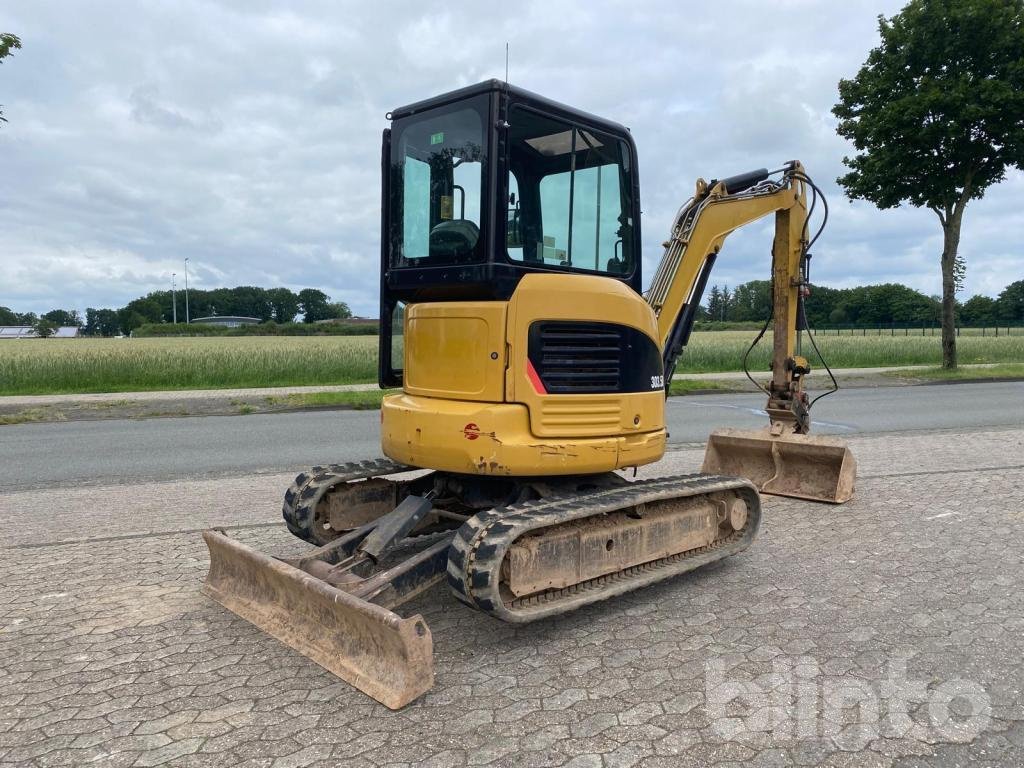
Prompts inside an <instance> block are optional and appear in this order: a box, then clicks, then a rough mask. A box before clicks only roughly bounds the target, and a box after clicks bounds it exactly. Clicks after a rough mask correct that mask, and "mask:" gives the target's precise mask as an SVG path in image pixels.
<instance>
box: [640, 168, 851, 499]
mask: <svg viewBox="0 0 1024 768" xmlns="http://www.w3.org/2000/svg"><path fill="white" fill-rule="evenodd" d="M810 183H811V182H810V179H809V178H808V176H807V174H806V173H805V171H804V169H803V166H802V165H801V164H800V163H799V162H797V161H795V160H794V161H792V162H790V163H787V164H786V165H784V166H783V167H782V168H779V169H777V170H775V171H769V170H767V169H760V170H756V171H751V172H749V173H744V174H741V175H739V176H733V177H730V178H727V179H722V180H720V181H712V182H710V183H708V182H705V181H704V180H703V179H699V180H698V181H697V188H696V190H695V192H694V195H693V197H692V198H691V199H690V200H689V201H687V203H686V204H685V205H683V207H682V208H680V209H679V212H678V213H677V214H676V217H675V220H674V222H673V224H672V230H671V234H670V237H669V239H668V240H667V241H666V243H665V253H664V255H663V256H662V259H661V263H660V264H659V265H658V269H657V272H656V273H655V275H654V279H653V280H652V281H651V287H650V289H649V290H648V292H647V294H646V299H647V301H648V303H649V304H650V305H651V307H652V308H653V309H654V312H655V315H656V316H657V319H658V332H659V335H660V341H661V348H662V355H663V359H664V365H665V376H666V380H665V385H666V388H667V387H668V386H669V385H670V383H671V379H672V374H673V372H674V371H675V367H676V363H677V361H678V359H679V356H680V355H681V354H682V352H683V350H684V349H685V347H686V345H687V342H688V341H689V338H690V332H691V330H692V328H693V322H694V319H695V317H696V312H697V309H698V307H699V306H700V300H701V296H702V295H703V293H704V289H705V287H706V286H707V280H708V277H709V276H710V274H711V270H712V268H713V267H714V264H715V260H716V258H717V257H718V254H719V251H720V250H721V248H722V244H723V243H724V242H725V238H726V237H728V236H729V234H730V233H732V232H734V231H735V230H737V229H739V228H740V227H742V226H745V225H747V224H750V223H752V222H754V221H757V220H758V219H762V218H764V217H765V216H768V215H769V214H773V213H774V214H775V237H774V240H773V243H772V256H771V273H772V360H771V371H772V377H771V381H769V382H767V384H766V385H765V386H764V389H765V391H766V392H767V394H768V402H767V405H766V408H765V412H766V413H767V415H768V418H769V425H768V429H767V431H761V432H751V431H747V430H719V431H716V432H714V433H712V435H711V437H710V439H709V441H708V448H707V454H706V455H705V460H704V468H703V469H704V471H705V472H715V473H722V474H733V475H740V476H743V477H747V478H750V479H751V480H752V481H753V482H754V484H755V485H756V486H758V488H759V489H760V490H762V491H764V492H765V493H775V494H778V495H783V496H796V497H800V498H810V499H814V500H818V501H831V502H843V501H846V500H847V499H849V498H850V497H851V496H852V495H853V485H854V480H855V475H856V462H855V461H854V459H853V456H852V454H851V453H850V451H849V449H848V448H847V447H846V446H845V444H844V443H842V442H841V441H839V440H837V439H835V438H830V437H818V436H810V435H808V432H809V431H810V428H811V417H810V410H809V405H808V400H807V395H806V393H805V392H804V390H803V380H804V376H805V375H806V374H808V373H810V365H809V364H808V362H807V360H806V359H805V358H803V357H802V356H801V355H799V354H798V350H797V338H798V333H799V331H800V330H801V325H802V314H803V313H802V311H801V299H802V296H803V293H804V291H805V290H806V286H807V284H806V259H807V257H808V256H807V249H808V231H809V229H808V217H809V210H808V207H807V188H808V185H809V184H810Z"/></svg>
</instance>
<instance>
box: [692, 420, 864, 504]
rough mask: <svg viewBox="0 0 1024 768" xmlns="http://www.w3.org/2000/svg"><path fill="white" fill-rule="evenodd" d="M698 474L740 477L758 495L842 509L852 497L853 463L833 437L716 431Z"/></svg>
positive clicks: (851, 455)
mask: <svg viewBox="0 0 1024 768" xmlns="http://www.w3.org/2000/svg"><path fill="white" fill-rule="evenodd" d="M701 471H702V472H707V473H711V474H720V475H735V476H738V477H745V478H747V479H748V480H750V481H751V482H752V483H753V484H754V485H756V486H757V488H758V490H760V491H761V492H762V493H770V494H774V495H777V496H791V497H794V498H797V499H810V500H812V501H826V502H830V503H832V504H842V503H843V502H845V501H849V500H850V498H852V497H853V486H854V482H855V481H856V479H857V461H856V460H855V459H854V458H853V454H852V453H850V449H849V448H847V447H846V444H845V443H844V442H843V441H842V440H840V439H838V438H835V437H825V436H821V435H798V434H783V435H773V434H771V433H770V432H769V431H768V430H740V429H720V430H717V431H715V432H712V433H711V436H710V437H709V438H708V445H707V450H706V451H705V453H704V466H703V467H702V468H701Z"/></svg>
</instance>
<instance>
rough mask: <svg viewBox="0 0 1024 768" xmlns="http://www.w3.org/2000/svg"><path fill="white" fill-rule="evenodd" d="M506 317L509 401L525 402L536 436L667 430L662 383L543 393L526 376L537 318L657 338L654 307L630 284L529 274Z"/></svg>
mask: <svg viewBox="0 0 1024 768" xmlns="http://www.w3.org/2000/svg"><path fill="white" fill-rule="evenodd" d="M508 317H509V322H508V341H509V348H510V349H511V350H512V354H511V355H510V357H509V365H508V370H507V371H506V374H505V391H506V393H507V397H506V399H507V400H509V401H511V402H517V403H523V404H524V405H526V406H527V408H528V409H529V412H530V427H531V430H532V431H533V434H535V435H537V436H538V437H596V436H604V435H630V434H637V433H641V432H653V431H656V430H660V429H664V426H665V391H664V389H662V388H661V386H657V387H652V388H651V390H650V391H647V392H625V393H622V392H615V393H611V394H599V395H589V394H588V395H544V394H540V393H538V392H537V391H536V389H535V388H534V386H533V385H532V384H531V382H530V378H529V376H528V375H527V369H526V349H527V346H528V340H529V332H530V325H531V323H533V322H534V321H535V320H584V321H586V320H590V321H595V322H605V323H618V324H620V325H627V326H631V327H633V328H636V329H637V330H640V331H642V332H643V333H645V334H647V336H649V337H650V338H651V339H655V340H656V339H657V338H658V324H657V320H656V319H655V316H654V312H653V310H652V309H651V307H650V305H649V304H648V303H647V302H646V301H644V300H643V298H642V297H641V296H639V295H637V293H636V292H635V291H633V289H631V288H630V287H629V286H628V285H624V284H623V283H620V282H619V281H618V280H612V279H609V278H606V277H592V276H590V275H564V274H547V275H544V274H533V275H526V276H525V277H524V278H523V279H522V280H521V281H520V282H519V286H518V287H517V288H516V291H515V293H514V294H513V295H512V300H511V301H510V302H509V310H508ZM655 343H656V342H655ZM658 346H659V348H660V345H658ZM658 458H661V457H660V456H659V457H658Z"/></svg>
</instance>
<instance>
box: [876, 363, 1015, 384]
mask: <svg viewBox="0 0 1024 768" xmlns="http://www.w3.org/2000/svg"><path fill="white" fill-rule="evenodd" d="M884 375H886V376H892V377H894V378H899V379H913V380H915V381H983V380H985V379H1024V363H1005V364H1001V365H992V366H987V367H984V368H957V369H956V370H954V371H947V370H946V369H945V368H914V369H908V370H905V371H889V372H888V373H886V374H884Z"/></svg>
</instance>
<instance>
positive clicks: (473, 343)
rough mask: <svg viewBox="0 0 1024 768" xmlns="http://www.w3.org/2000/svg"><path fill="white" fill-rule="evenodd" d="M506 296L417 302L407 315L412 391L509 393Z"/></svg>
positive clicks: (478, 396) (476, 395)
mask: <svg viewBox="0 0 1024 768" xmlns="http://www.w3.org/2000/svg"><path fill="white" fill-rule="evenodd" d="M507 306H508V304H507V303H506V302H504V301H460V302H437V303H430V304H412V305H410V306H409V308H408V309H407V311H406V315H405V353H404V354H405V358H404V359H405V362H404V367H405V374H404V378H405V387H404V390H405V391H406V392H407V393H409V394H410V395H421V396H424V397H443V398H452V399H455V400H488V401H491V402H501V401H502V400H503V399H504V396H505V310H506V307H507Z"/></svg>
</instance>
